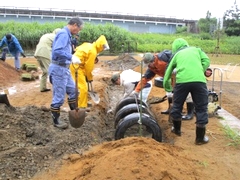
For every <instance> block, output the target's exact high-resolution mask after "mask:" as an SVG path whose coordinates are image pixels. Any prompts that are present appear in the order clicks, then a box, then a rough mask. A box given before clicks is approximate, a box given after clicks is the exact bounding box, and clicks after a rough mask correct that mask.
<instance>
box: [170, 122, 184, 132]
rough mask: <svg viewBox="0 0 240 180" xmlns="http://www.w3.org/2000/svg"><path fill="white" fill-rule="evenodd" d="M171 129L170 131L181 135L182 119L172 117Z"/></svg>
mask: <svg viewBox="0 0 240 180" xmlns="http://www.w3.org/2000/svg"><path fill="white" fill-rule="evenodd" d="M172 123H173V126H172V130H171V132H172V133H174V134H176V135H177V136H181V125H182V121H181V119H172Z"/></svg>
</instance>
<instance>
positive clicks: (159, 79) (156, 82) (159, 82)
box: [154, 77, 163, 88]
mask: <svg viewBox="0 0 240 180" xmlns="http://www.w3.org/2000/svg"><path fill="white" fill-rule="evenodd" d="M154 85H155V86H156V87H159V88H163V77H156V78H155V79H154Z"/></svg>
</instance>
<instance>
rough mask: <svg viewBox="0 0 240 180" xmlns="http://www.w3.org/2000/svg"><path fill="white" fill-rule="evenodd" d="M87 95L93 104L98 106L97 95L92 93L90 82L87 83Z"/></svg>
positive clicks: (98, 99)
mask: <svg viewBox="0 0 240 180" xmlns="http://www.w3.org/2000/svg"><path fill="white" fill-rule="evenodd" d="M88 94H89V95H90V97H91V98H92V100H93V102H94V103H96V104H98V103H99V102H100V98H99V95H98V94H97V93H96V92H94V91H93V87H92V82H88Z"/></svg>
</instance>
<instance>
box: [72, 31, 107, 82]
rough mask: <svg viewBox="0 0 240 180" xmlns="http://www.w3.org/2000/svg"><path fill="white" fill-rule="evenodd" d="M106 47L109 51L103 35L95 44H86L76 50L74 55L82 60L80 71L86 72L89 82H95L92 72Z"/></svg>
mask: <svg viewBox="0 0 240 180" xmlns="http://www.w3.org/2000/svg"><path fill="white" fill-rule="evenodd" d="M106 47H107V48H108V49H109V46H108V42H107V40H106V37H105V36H104V35H101V36H100V37H99V38H98V39H97V40H96V41H95V42H93V43H86V42H85V43H83V44H81V45H80V46H78V47H77V48H76V52H75V53H74V55H75V56H77V57H78V58H79V59H80V60H81V66H80V69H82V70H83V71H84V74H85V76H86V78H87V80H88V81H92V80H93V75H92V71H93V68H94V62H95V59H96V57H97V54H98V53H100V52H102V51H103V50H105V49H104V48H106Z"/></svg>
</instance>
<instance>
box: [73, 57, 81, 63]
mask: <svg viewBox="0 0 240 180" xmlns="http://www.w3.org/2000/svg"><path fill="white" fill-rule="evenodd" d="M72 63H73V64H80V63H81V60H80V59H79V58H78V57H77V56H75V55H72Z"/></svg>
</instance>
